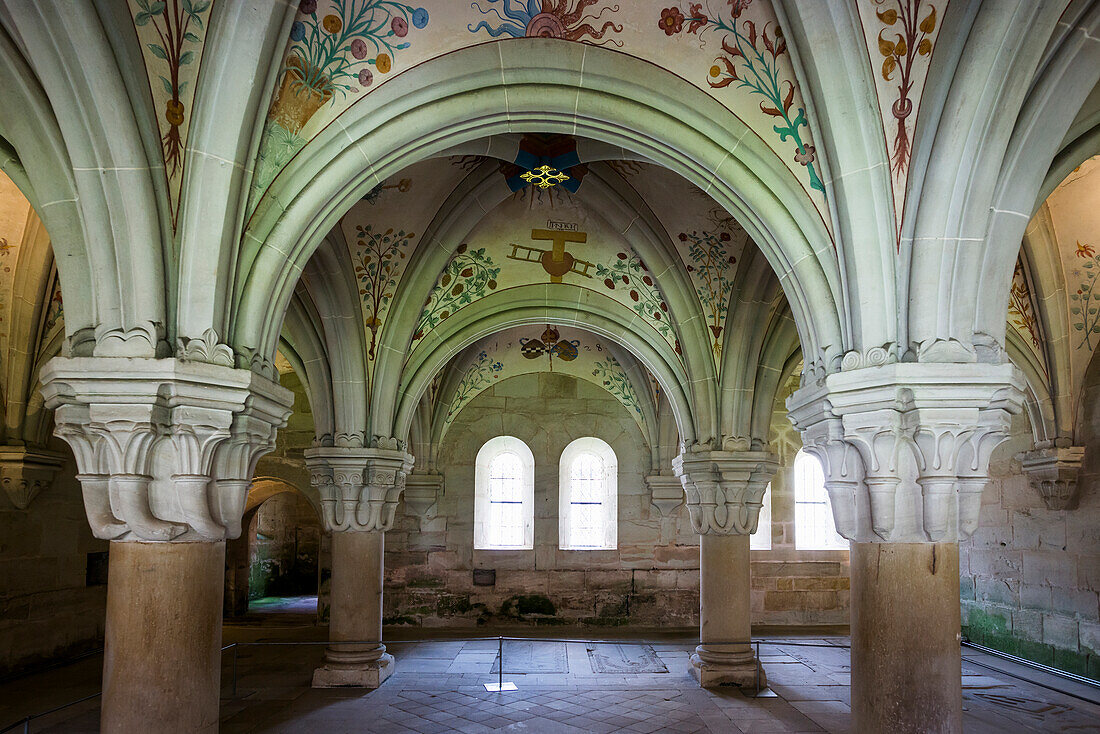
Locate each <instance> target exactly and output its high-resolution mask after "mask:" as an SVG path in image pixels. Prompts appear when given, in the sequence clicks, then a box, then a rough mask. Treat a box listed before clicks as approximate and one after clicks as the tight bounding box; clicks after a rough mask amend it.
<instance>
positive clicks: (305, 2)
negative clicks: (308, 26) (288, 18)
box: [298, 0, 317, 15]
mask: <svg viewBox="0 0 1100 734" xmlns="http://www.w3.org/2000/svg"><path fill="white" fill-rule="evenodd" d="M298 12H299V13H303V14H304V15H311V14H313V13H316V12H317V0H302V2H301V3H300V4H299V5H298Z"/></svg>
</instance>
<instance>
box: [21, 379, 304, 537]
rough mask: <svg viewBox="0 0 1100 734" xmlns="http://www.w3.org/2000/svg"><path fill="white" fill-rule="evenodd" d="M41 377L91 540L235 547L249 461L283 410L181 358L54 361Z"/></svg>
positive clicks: (267, 386) (247, 382)
mask: <svg viewBox="0 0 1100 734" xmlns="http://www.w3.org/2000/svg"><path fill="white" fill-rule="evenodd" d="M41 378H42V394H43V397H44V398H45V404H46V407H47V408H54V409H55V412H54V423H55V433H56V434H57V435H58V436H59V437H60V438H62V439H64V440H65V441H66V442H67V443H68V444H69V445H70V446H71V447H72V449H73V453H74V454H75V456H76V462H77V468H78V470H79V471H80V474H79V475H78V479H79V480H80V482H81V487H82V490H83V494H84V506H85V510H86V511H87V514H88V521H89V523H90V524H91V526H92V532H93V534H94V535H95V536H96V537H98V538H104V539H110V540H127V541H130V540H133V541H157V540H159V541H168V540H181V541H217V540H222V539H225V538H227V537H229V538H234V537H237V536H238V535H239V534H240V529H241V528H240V522H241V512H242V510H243V509H244V502H245V497H246V495H247V493H248V483H249V481H250V480H251V478H252V470H253V469H254V468H255V463H256V460H257V459H258V458H259V456H260V455H261V454H263V453H265V452H266V451H270V450H271V449H272V448H273V447H274V437H275V432H276V430H277V429H278V428H280V427H282V426H283V425H285V424H286V419H287V417H288V416H289V415H290V408H291V405H292V404H293V394H292V393H291V392H290V391H289V390H286V389H285V388H283V387H281V386H279V385H277V384H275V383H273V382H271V381H269V380H267V379H265V378H263V377H260V376H259V375H257V374H255V373H253V372H250V371H248V370H237V369H233V368H230V367H225V366H221V365H213V364H205V363H199V362H192V361H184V360H180V359H136V358H125V357H74V358H61V357H59V358H55V359H53V360H51V361H50V362H49V363H48V364H47V365H46V366H45V367H44V368H43V370H42V376H41Z"/></svg>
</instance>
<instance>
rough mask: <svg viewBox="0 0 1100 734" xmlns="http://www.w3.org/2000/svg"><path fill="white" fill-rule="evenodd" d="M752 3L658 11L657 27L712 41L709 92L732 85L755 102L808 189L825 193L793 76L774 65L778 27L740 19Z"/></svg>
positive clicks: (781, 45)
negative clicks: (716, 49) (789, 149)
mask: <svg viewBox="0 0 1100 734" xmlns="http://www.w3.org/2000/svg"><path fill="white" fill-rule="evenodd" d="M751 2H752V0H731V1H730V2H729V3H728V6H727V7H723V8H722V9H721V10H720V11H713V10H710V9H709V2H708V3H706V4H707V9H706V12H704V3H692V2H689V3H687V11H686V12H685V11H684V10H683V9H682V8H681V7H679V6H675V5H674V6H672V7H670V8H665V9H664V10H662V11H661V15H660V19H659V20H658V21H657V25H658V27H659V28H660V29H661V30H662V31H664V32H665V34H666V35H669V36H673V35H680V34H683V33H687V34H688V35H694V36H696V37H697V38H698V42H699V44H700V46H704V45H705V43H706V36H707V35H708V34H709V35H713V36H715V37H717V38H718V39H719V41H718V42H719V45H720V46H721V48H722V53H721V54H720V55H718V56H716V57H715V58H714V63H713V65H712V66H711V67H710V70H709V73H708V75H707V83H708V84H709V85H710V86H711V87H712V88H713V89H724V88H726V87H729V86H734V87H735V88H736V89H741V90H743V91H745V92H748V93H749V94H750V95H752V96H753V97H756V98H759V99H758V102H757V103H758V104H759V106H760V111H761V112H763V113H764V114H765V115H768V116H770V117H772V118H774V120H775V124H774V125H773V129H774V130H775V133H776V134H777V135H778V136H779V140H780V142H783V143H786V142H788V141H789V142H790V143H791V144H793V145H794V152H793V158H794V161H795V162H796V163H798V164H799V165H801V166H804V167H805V168H806V175H807V177H808V180H809V184H810V187H811V188H814V189H817V190H818V191H821V192H824V191H825V185H824V184H823V183H822V182H821V178H820V177H819V176H818V174H817V169H816V168H815V167H814V160H815V156H816V150H815V148H814V146H813V145H811V144H810V143H809V142H808V141H807V140H805V139H804V137H803V130H802V128H806V127H807V123H806V111H805V109H803V108H802V107H797V106H795V103H794V102H795V91H796V86H795V82H794V78H793V75H789V74H787V73H786V72H785V71H784V70H783V69H781V67H780V64H779V60H780V58H781V57H782V56H783V55H784V54H786V53H787V40H786V39H785V38H784V37H783V32H782V30H781V29H780V28H779V25H778V24H777V23H776V24H773V23H764V24H763V25H758V22H757V21H753V20H750V19H748V18H744V19H743V18H742V17H741V16H742V14H743V13H744V12H745V10H746V9H747V8H748V7H749V6H750V4H751ZM685 24H686V26H685Z"/></svg>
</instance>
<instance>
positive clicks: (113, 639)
mask: <svg viewBox="0 0 1100 734" xmlns="http://www.w3.org/2000/svg"><path fill="white" fill-rule="evenodd" d="M224 573H225V543H224V542H221V543H201V542H200V543H156V542H154V543H139V542H112V543H111V555H110V567H109V577H108V583H107V625H106V640H105V652H104V658H103V699H102V708H101V714H100V726H101V728H102V730H103V731H105V732H137V731H158V732H180V733H181V734H183V733H184V732H217V731H218V709H219V699H220V694H219V691H220V681H221V641H222V593H223V576H224Z"/></svg>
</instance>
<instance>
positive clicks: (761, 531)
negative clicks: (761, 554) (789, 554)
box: [749, 482, 772, 550]
mask: <svg viewBox="0 0 1100 734" xmlns="http://www.w3.org/2000/svg"><path fill="white" fill-rule="evenodd" d="M749 549H750V550H771V549H772V485H771V482H768V488H767V489H766V490H764V504H763V505H762V506H761V507H760V520H759V522H757V524H756V532H755V533H753V534H752V535H751V536H749Z"/></svg>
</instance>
